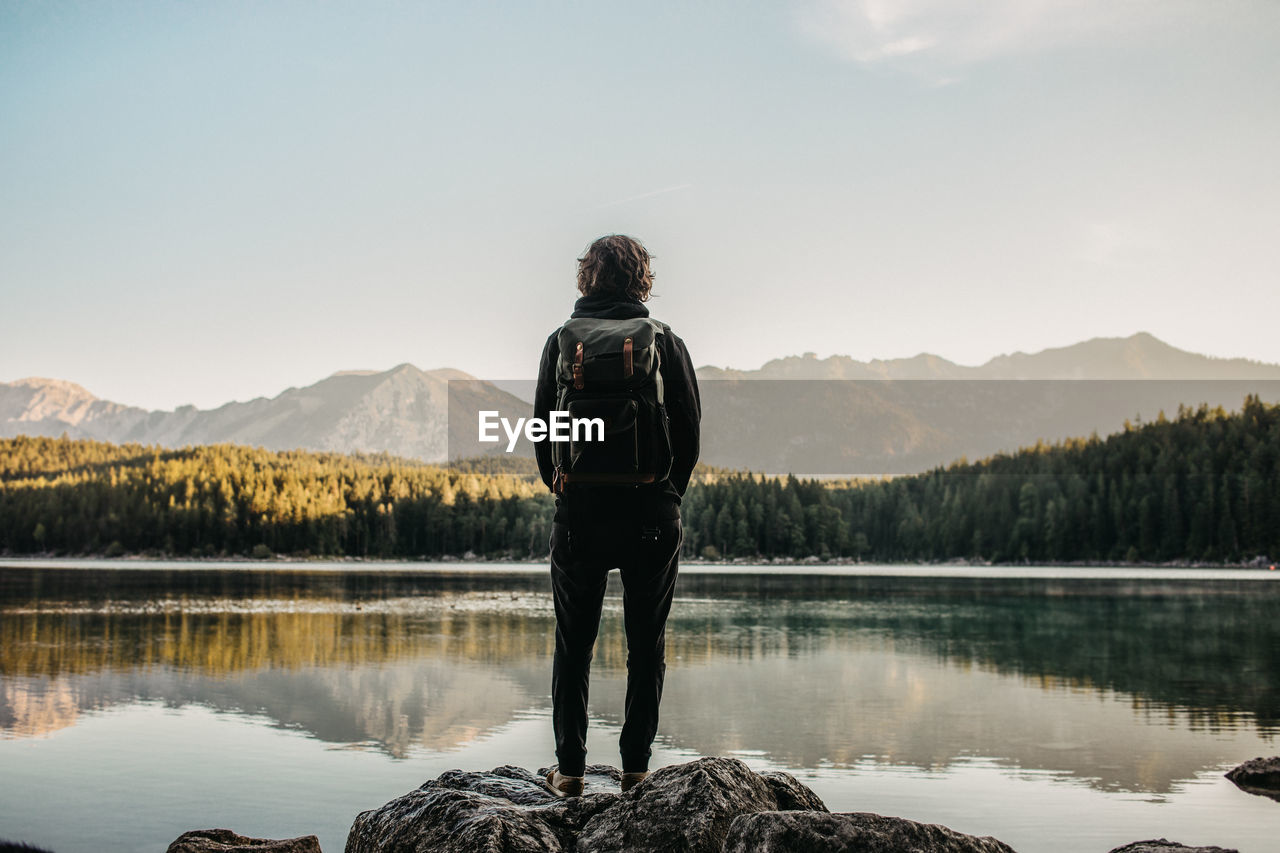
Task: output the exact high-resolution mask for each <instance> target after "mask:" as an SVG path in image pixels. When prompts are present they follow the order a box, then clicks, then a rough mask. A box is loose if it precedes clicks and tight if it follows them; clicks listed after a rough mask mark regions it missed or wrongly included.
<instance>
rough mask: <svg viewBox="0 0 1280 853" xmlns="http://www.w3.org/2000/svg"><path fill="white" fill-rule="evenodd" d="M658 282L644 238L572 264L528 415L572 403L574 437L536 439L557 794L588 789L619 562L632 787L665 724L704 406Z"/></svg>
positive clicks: (627, 781) (625, 758) (544, 414)
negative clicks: (544, 495)
mask: <svg viewBox="0 0 1280 853" xmlns="http://www.w3.org/2000/svg"><path fill="white" fill-rule="evenodd" d="M652 287H653V273H652V272H651V271H650V256H649V252H648V251H647V250H646V249H645V247H644V245H643V244H641V243H640V241H638V240H635V239H633V238H631V237H625V236H622V235H618V234H611V235H608V236H605V237H601V238H600V239H598V240H596V241H595V242H594V243H592V244H591V245H590V246H589V247H588V248H587V250H586V252H585V253H584V254H583V255H582V257H581V258H579V259H578V291H579V293H580V294H581V297H580V298H579V299H578V300H577V302H576V303H574V308H573V314H572V315H571V316H570V318H569V320H568V321H567V322H566V323H565V324H564V325H563V326H561V327H560V328H559V329H557V330H556V331H555V332H553V333H552V335H551V337H549V338H548V339H547V343H546V346H545V347H544V348H543V351H542V360H541V363H540V365H539V369H538V386H537V391H536V393H535V395H534V417H535V418H539V419H541V420H542V421H543V422H544V423H545V422H549V421H550V419H551V418H550V414H551V412H553V411H559V412H565V411H567V412H568V415H569V419H570V420H571V421H572V423H573V431H572V434H571V436H570V437H569V439H568V440H551V441H542V442H537V443H535V445H534V447H535V449H536V455H537V460H538V470H539V472H540V473H541V475H542V480H543V482H544V483H546V485H547V487H548V488H549V489H550V490H551V491H552V492H553V493H554V494H555V496H556V511H555V519H554V521H553V523H552V525H551V542H550V547H551V588H552V593H553V597H554V599H555V609H556V649H555V660H554V663H553V665H552V675H551V698H552V728H553V730H554V733H555V745H556V758H557V760H558V762H559V764H558V767H557V768H556V769H555V770H553V771H552V772H551V773H549V774H548V775H547V782H548V784H550V785H551V787H552V788H553V789H554V790H555V791H556V792H557V793H559V794H560V795H562V796H578V795H580V794H581V793H582V790H583V784H584V783H583V777H584V775H585V772H586V754H587V748H586V740H587V693H588V684H589V681H590V672H591V658H592V654H593V650H594V647H595V641H596V634H597V632H598V630H599V625H600V611H601V606H602V604H603V601H604V593H605V583H606V580H607V578H608V574H609V572H610V570H612V569H614V568H617V569H619V570H620V572H621V575H622V585H623V610H624V616H623V623H624V626H625V631H626V637H627V695H626V707H625V720H624V722H623V725H622V735H621V737H620V738H619V748H620V752H621V758H622V771H623V772H622V789H623V790H624V791H625V790H627V789H629V788H631V787H633V786H634V785H636V784H638V783H639V782H640V781H641V780H643V779H644V778H645V776H647V775H648V771H649V757H650V754H651V746H652V744H653V739H654V736H655V735H656V734H657V730H658V706H659V703H660V702H661V700H662V684H663V678H664V675H665V672H666V663H665V647H666V642H665V637H666V622H667V615H668V613H670V611H671V600H672V597H673V595H674V593H675V582H676V574H677V564H678V561H679V554H680V545H681V543H682V542H683V539H684V536H683V531H682V528H681V523H680V499H681V497H682V496H683V495H684V492H685V489H686V488H687V487H688V485H689V477H690V475H691V474H692V473H693V467H694V464H695V463H696V462H697V461H698V442H699V423H700V420H701V416H702V408H701V400H700V398H699V396H698V382H697V379H696V378H695V377H694V373H693V366H692V364H691V362H690V359H689V352H688V350H687V349H686V348H685V345H684V342H683V341H681V340H680V338H678V337H677V336H676V335H675V334H674V333H673V332H672V331H671V329H670V327H669V326H667V325H665V324H663V323H659V322H658V321H656V320H653V319H651V318H650V317H649V310H648V308H647V307H646V306H645V304H644V303H645V302H647V301H648V299H649V295H650V291H651V289H652ZM579 427H581V429H580V428H579ZM553 438H554V437H553Z"/></svg>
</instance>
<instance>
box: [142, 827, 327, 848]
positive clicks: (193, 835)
mask: <svg viewBox="0 0 1280 853" xmlns="http://www.w3.org/2000/svg"><path fill="white" fill-rule="evenodd" d="M167 853H320V839H318V838H316V837H315V836H314V835H303V836H300V837H298V838H285V839H274V838H249V837H247V836H244V835H237V834H236V833H234V832H232V831H231V830H229V829H196V830H193V831H191V832H184V833H182V835H179V836H178V837H177V838H176V839H174V842H173V843H172V844H170V845H169V849H168V851H167Z"/></svg>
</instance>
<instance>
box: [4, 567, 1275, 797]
mask: <svg viewBox="0 0 1280 853" xmlns="http://www.w3.org/2000/svg"><path fill="white" fill-rule="evenodd" d="M799 586H800V585H798V587H799ZM481 587H483V585H481ZM231 591H234V592H242V591H243V590H239V589H236V590H231ZM275 591H277V592H278V591H279V590H275ZM388 591H395V592H403V589H400V588H395V589H394V590H388ZM317 592H318V591H317ZM329 592H331V590H326V591H325V594H322V595H319V596H317V595H307V594H305V593H303V592H297V591H295V592H294V593H291V594H290V596H289V597H287V598H284V597H277V598H269V599H268V598H256V599H255V598H253V597H252V596H251V597H249V598H225V599H224V598H209V597H198V596H195V595H189V597H188V598H186V600H185V602H183V603H182V605H181V606H182V607H184V608H186V609H185V610H184V609H172V608H170V609H164V608H160V609H161V610H162V612H155V613H147V612H140V611H141V610H145V608H146V607H148V606H149V607H152V608H155V607H158V606H159V605H158V604H157V602H156V600H155V599H152V600H150V602H149V603H148V600H147V599H146V597H145V596H142V595H135V596H133V598H131V599H127V598H126V597H115V596H113V601H115V602H116V603H115V604H113V605H111V607H110V608H109V609H106V610H103V609H101V605H92V604H90V605H89V606H87V607H82V608H78V609H75V612H58V611H57V608H59V607H63V608H65V607H67V606H69V605H71V604H72V603H73V602H74V601H76V599H75V598H74V597H71V596H67V597H65V598H64V599H62V600H61V601H59V600H58V598H57V597H56V596H55V597H52V598H51V599H44V598H41V599H39V601H38V607H37V608H36V609H34V610H33V609H32V608H31V607H29V606H21V607H17V608H14V607H13V606H12V605H11V606H10V609H8V610H7V612H5V613H4V616H3V618H2V619H0V674H3V675H4V678H3V680H0V685H2V687H3V689H2V690H0V725H3V727H4V728H5V729H6V730H7V731H9V732H10V733H12V734H20V735H28V734H35V733H39V732H43V731H50V730H52V729H55V728H58V727H61V726H65V725H70V724H72V723H74V721H75V717H76V715H77V714H78V713H79V712H81V711H84V710H89V709H97V708H104V707H109V706H111V705H115V704H118V703H126V702H130V701H136V700H138V699H143V700H155V701H163V702H166V703H169V704H172V705H181V704H184V703H189V702H198V703H201V704H206V705H208V706H210V707H214V708H218V709H222V710H227V711H244V712H249V713H256V714H264V715H266V716H268V717H269V718H271V719H273V720H276V721H278V722H279V723H280V724H281V725H285V726H290V727H299V728H302V729H304V730H306V731H309V732H311V733H313V734H314V735H315V736H316V737H319V738H321V739H323V740H325V741H329V742H335V743H355V744H361V743H363V744H369V745H370V746H374V747H376V748H381V749H384V750H386V751H387V752H388V753H390V754H391V755H395V756H403V755H406V754H409V753H411V752H412V750H413V749H415V748H427V749H431V750H442V749H451V748H455V747H457V746H460V745H465V744H466V743H469V742H471V741H473V740H475V739H476V738H480V737H484V736H485V735H487V734H489V733H491V732H493V731H494V730H495V729H498V728H500V727H502V726H504V725H506V724H508V723H510V722H511V721H512V720H513V719H514V718H515V717H517V716H518V715H519V714H521V713H523V712H526V711H529V710H542V709H545V708H546V707H547V704H548V699H547V694H548V692H549V681H550V675H549V664H550V655H551V649H552V642H553V640H552V631H553V628H554V620H553V617H552V615H551V613H550V607H549V601H548V600H547V599H546V597H545V596H543V595H540V594H534V593H530V592H522V593H520V592H518V593H516V594H514V595H513V594H512V593H511V592H510V591H509V590H495V589H493V588H492V586H491V588H489V589H487V590H486V589H483V588H479V589H476V588H472V589H469V590H468V589H463V590H460V591H452V592H450V591H442V590H440V589H435V590H432V591H430V594H426V592H425V591H424V594H423V595H420V596H418V597H416V598H401V599H392V600H387V599H378V598H376V597H366V596H365V595H359V596H355V597H354V598H348V597H346V596H345V595H338V596H335V597H333V598H329V597H328V596H327V594H328V593H329ZM795 592H796V593H797V594H798V595H802V594H803V592H804V590H803V589H801V588H797V589H796V590H795ZM860 593H861V597H860V598H859V599H858V600H856V601H853V600H838V599H834V598H826V599H820V600H815V599H813V598H799V597H797V598H783V597H775V596H774V595H773V593H772V591H771V592H770V595H769V597H764V596H762V595H758V594H754V593H752V594H747V595H741V596H738V597H736V598H728V599H726V598H710V597H708V598H701V599H688V598H686V599H684V600H681V601H679V602H678V603H677V605H676V608H675V611H674V614H673V618H672V621H671V623H670V629H669V638H668V655H669V660H670V673H669V677H668V688H667V699H666V701H665V702H664V709H663V724H662V731H663V736H664V737H665V738H667V739H669V740H670V741H671V742H673V743H675V744H676V745H679V746H682V747H687V748H689V749H692V750H695V751H698V752H702V753H725V752H729V751H732V750H744V749H745V750H763V751H765V753H766V754H767V755H768V756H769V757H770V758H771V759H773V760H776V761H778V762H780V763H783V764H786V765H789V766H793V767H814V766H820V765H823V764H834V765H837V766H854V765H858V764H860V763H862V762H864V761H868V760H870V761H875V762H889V763H894V764H902V765H907V766H916V767H923V768H942V767H946V766H949V765H951V764H953V763H954V762H955V761H957V760H962V759H964V758H966V757H973V756H980V757H987V758H991V759H993V760H996V761H998V762H1002V763H1007V764H1009V765H1011V766H1016V767H1021V768H1025V769H1040V770H1048V771H1052V772H1055V773H1065V774H1068V775H1071V776H1075V777H1078V778H1080V779H1085V780H1088V781H1089V784H1092V785H1095V786H1097V787H1101V788H1107V789H1119V790H1138V791H1147V792H1163V791H1167V790H1169V789H1170V787H1172V786H1173V785H1175V784H1176V783H1177V782H1178V781H1179V780H1184V779H1188V778H1190V777H1192V776H1194V775H1195V774H1196V773H1197V772H1200V771H1202V770H1204V769H1205V768H1208V767H1212V766H1214V765H1216V764H1219V763H1221V762H1223V761H1228V760H1235V759H1237V758H1240V757H1243V756H1241V755H1237V751H1238V750H1240V749H1244V750H1245V751H1248V750H1249V749H1252V746H1244V745H1241V746H1239V747H1237V746H1235V744H1237V743H1238V744H1250V745H1251V744H1256V738H1254V736H1253V734H1252V731H1251V730H1252V729H1253V728H1254V727H1256V728H1257V729H1259V730H1261V731H1262V732H1264V733H1270V734H1274V732H1275V730H1276V728H1277V720H1278V719H1280V714H1278V713H1277V707H1278V704H1280V703H1278V701H1277V699H1278V695H1280V694H1278V690H1277V685H1276V679H1277V678H1280V667H1278V666H1277V664H1278V663H1280V661H1277V660H1276V657H1277V654H1278V653H1280V652H1278V650H1280V642H1277V641H1278V640H1280V637H1278V636H1277V635H1278V634H1280V626H1277V625H1276V624H1275V623H1274V621H1271V614H1272V613H1273V612H1274V607H1275V604H1276V601H1277V599H1276V596H1275V595H1274V594H1267V595H1261V594H1260V595H1253V596H1242V595H1235V594H1233V595H1193V596H1169V595H1164V596H1154V597H1108V596H1103V595H1090V596H1044V595H1040V596H1034V595H1012V594H1006V593H1002V592H1000V591H998V590H996V591H992V590H987V591H984V592H982V594H968V595H965V594H955V595H950V596H946V597H926V596H924V595H921V594H919V592H918V591H917V592H916V593H914V594H910V595H888V594H884V592H883V591H879V590H866V589H863V590H860ZM686 594H688V591H686ZM130 601H132V602H133V603H129V602H130ZM30 602H31V599H30V598H27V599H25V600H24V605H25V604H29V603H30ZM356 602H362V603H360V604H357V603H356ZM357 606H359V607H361V608H364V609H360V610H357V609H355V608H356V607H357ZM40 608H52V609H49V610H42V609H40ZM95 608H99V609H97V610H96V611H95ZM290 609H292V611H293V612H289V611H290ZM120 611H122V612H120ZM298 611H301V612H298ZM625 659H626V649H625V642H624V640H623V636H622V630H621V619H620V602H619V601H618V600H617V599H610V600H609V601H608V602H607V605H606V614H605V620H604V623H603V625H602V629H601V639H600V643H599V645H598V648H597V654H596V672H597V679H596V681H595V684H594V689H593V702H592V704H593V712H594V713H598V714H601V715H603V716H604V717H605V718H606V719H610V720H613V721H615V722H616V721H618V717H619V714H620V711H621V708H622V682H621V676H622V674H623V673H624V671H625ZM1010 676H1016V677H1010ZM1117 694H1120V695H1117ZM1198 728H1203V729H1208V730H1211V731H1214V732H1216V733H1218V735H1219V737H1217V738H1214V739H1209V738H1200V737H1194V736H1189V734H1188V732H1189V730H1192V729H1198ZM597 737H598V736H597ZM592 748H593V755H595V756H598V757H604V758H605V759H606V760H607V759H608V757H609V756H610V755H611V754H612V749H613V745H612V744H611V743H601V742H600V741H599V740H596V741H595V742H593V744H592Z"/></svg>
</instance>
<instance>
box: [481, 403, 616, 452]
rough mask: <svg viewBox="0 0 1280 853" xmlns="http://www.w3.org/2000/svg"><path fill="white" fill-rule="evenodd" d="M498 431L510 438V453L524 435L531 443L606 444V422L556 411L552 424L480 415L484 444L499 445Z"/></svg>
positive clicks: (508, 440)
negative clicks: (590, 442) (521, 434)
mask: <svg viewBox="0 0 1280 853" xmlns="http://www.w3.org/2000/svg"><path fill="white" fill-rule="evenodd" d="M498 427H502V431H503V432H505V433H506V434H507V452H508V453H512V452H513V451H515V449H516V442H517V441H519V440H520V433H521V432H522V431H523V432H524V437H525V438H527V439H529V440H530V441H534V442H537V441H604V418H575V417H571V416H570V415H569V413H568V412H565V411H561V410H555V411H553V412H551V418H550V419H549V420H545V421H544V420H543V419H542V418H516V422H515V424H514V425H512V423H511V421H509V420H507V419H506V418H504V417H501V416H500V414H499V413H498V412H496V411H481V412H480V441H482V442H498V441H501V440H502V437H501V436H500V435H498Z"/></svg>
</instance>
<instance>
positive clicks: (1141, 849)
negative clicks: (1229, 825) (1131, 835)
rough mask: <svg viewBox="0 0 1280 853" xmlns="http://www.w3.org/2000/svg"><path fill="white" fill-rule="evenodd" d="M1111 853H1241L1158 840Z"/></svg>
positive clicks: (1118, 849)
mask: <svg viewBox="0 0 1280 853" xmlns="http://www.w3.org/2000/svg"><path fill="white" fill-rule="evenodd" d="M1111 853H1240V851H1238V850H1230V849H1228V848H1226V847H1188V846H1187V845H1185V844H1179V843H1178V842H1176V841H1169V840H1168V839H1165V838H1156V839H1152V840H1151V841H1135V842H1133V843H1132V844H1126V845H1125V846H1123V847H1117V848H1116V849H1114V850H1112V851H1111Z"/></svg>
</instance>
